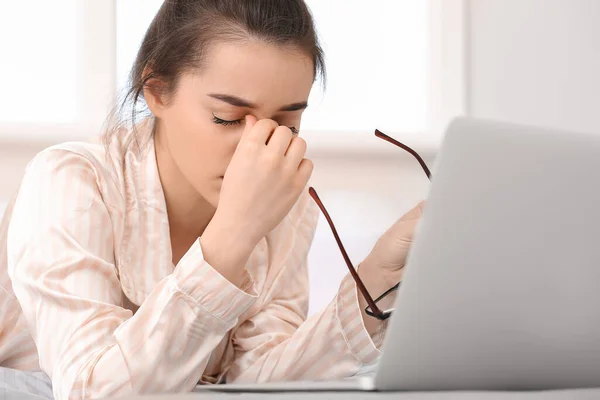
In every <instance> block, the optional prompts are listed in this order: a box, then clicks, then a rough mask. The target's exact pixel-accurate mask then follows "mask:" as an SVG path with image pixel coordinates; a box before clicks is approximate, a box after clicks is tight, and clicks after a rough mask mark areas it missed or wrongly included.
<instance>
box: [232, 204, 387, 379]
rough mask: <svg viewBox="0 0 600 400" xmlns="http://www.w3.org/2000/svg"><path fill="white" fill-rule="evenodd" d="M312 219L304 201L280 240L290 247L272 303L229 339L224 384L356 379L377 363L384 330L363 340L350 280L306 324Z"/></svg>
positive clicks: (314, 219) (315, 210)
mask: <svg viewBox="0 0 600 400" xmlns="http://www.w3.org/2000/svg"><path fill="white" fill-rule="evenodd" d="M318 215H319V210H318V208H317V206H316V205H315V204H314V203H313V201H312V199H311V198H310V197H309V196H308V195H307V196H306V199H305V205H304V209H303V211H302V212H301V213H300V216H299V217H297V220H296V221H295V223H294V224H292V225H291V226H293V228H290V229H289V231H288V232H283V233H282V234H281V235H282V236H285V237H286V241H288V242H291V243H293V246H291V248H290V249H289V250H288V254H287V256H286V257H283V261H282V262H283V263H284V264H285V265H283V266H282V272H281V273H280V274H279V275H278V277H277V279H276V281H275V282H274V283H273V285H272V286H271V287H273V295H272V298H271V299H268V300H266V302H265V305H264V307H263V308H262V309H261V311H260V312H258V313H257V314H256V315H255V316H253V317H251V318H250V319H248V320H247V321H245V322H243V323H242V324H241V325H240V327H239V328H238V329H237V330H236V332H235V334H234V336H233V345H234V350H235V358H234V361H233V363H232V365H231V366H230V368H229V371H228V373H227V376H226V380H227V382H245V383H248V382H266V381H284V380H287V381H290V380H331V379H341V378H344V377H349V376H353V375H355V374H359V373H361V371H363V370H364V369H365V368H369V367H371V366H372V365H374V364H375V363H376V362H377V361H378V359H379V357H380V350H379V349H378V347H377V345H379V344H380V343H379V342H380V341H381V339H382V336H383V329H384V328H385V325H384V324H383V323H382V325H381V330H380V332H378V333H377V334H375V335H374V336H373V337H371V336H370V335H369V333H368V332H367V330H366V328H365V326H364V323H363V319H362V313H361V310H360V308H359V303H358V293H357V288H356V285H355V283H354V280H353V279H352V277H351V275H350V274H348V275H347V276H346V277H345V278H344V279H343V281H342V283H341V285H340V288H339V291H338V294H337V296H336V297H335V299H334V300H333V301H332V302H331V304H329V306H328V307H326V308H325V309H324V310H323V311H322V312H320V313H318V314H315V315H313V316H311V317H310V318H308V319H306V315H307V309H308V294H309V281H308V268H307V255H308V251H309V248H310V245H311V242H312V239H313V236H314V232H315V229H316V224H317V220H318ZM288 238H289V239H288ZM270 268H274V266H273V265H271V266H270ZM323 268H326V266H323ZM317 278H318V277H317Z"/></svg>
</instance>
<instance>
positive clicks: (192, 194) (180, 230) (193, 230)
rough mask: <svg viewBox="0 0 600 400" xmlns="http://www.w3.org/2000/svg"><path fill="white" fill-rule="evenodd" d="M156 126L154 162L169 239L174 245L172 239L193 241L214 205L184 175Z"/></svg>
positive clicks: (208, 220)
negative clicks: (161, 192) (165, 210)
mask: <svg viewBox="0 0 600 400" xmlns="http://www.w3.org/2000/svg"><path fill="white" fill-rule="evenodd" d="M158 128H159V127H158V126H157V129H156V131H155V135H154V148H155V151H156V163H157V166H158V174H159V177H160V182H161V184H162V188H163V192H164V195H165V202H166V205H167V215H168V218H169V229H170V232H171V242H172V246H173V247H175V245H176V243H174V242H178V243H180V242H182V241H183V242H190V241H191V242H193V241H195V240H196V239H197V238H199V237H200V236H201V235H202V233H203V232H204V230H205V229H206V226H207V225H208V223H209V222H210V220H211V219H212V217H213V215H214V213H215V208H214V207H213V206H212V205H211V204H209V203H208V202H207V201H206V199H204V198H203V197H202V196H201V195H200V194H198V192H197V191H196V190H195V189H194V188H193V187H192V185H191V184H190V183H189V182H188V181H187V179H186V178H185V177H184V176H183V174H182V173H181V171H180V170H179V168H178V167H177V165H176V164H175V162H174V160H173V158H172V157H171V153H170V151H169V148H168V142H167V141H166V140H164V135H163V134H162V133H161V132H160V131H159V129H158ZM184 244H185V245H186V246H188V244H187V243H184ZM189 245H191V243H190V244H189Z"/></svg>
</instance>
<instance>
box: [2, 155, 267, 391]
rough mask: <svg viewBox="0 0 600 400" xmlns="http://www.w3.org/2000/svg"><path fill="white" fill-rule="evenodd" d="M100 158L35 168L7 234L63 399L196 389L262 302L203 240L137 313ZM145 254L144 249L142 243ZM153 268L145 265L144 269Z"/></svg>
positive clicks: (18, 289) (23, 300)
mask: <svg viewBox="0 0 600 400" xmlns="http://www.w3.org/2000/svg"><path fill="white" fill-rule="evenodd" d="M98 179H99V177H98V174H97V173H96V171H95V169H94V167H93V165H92V164H91V162H90V161H89V160H88V159H87V158H85V157H83V156H81V155H78V154H75V153H72V152H68V151H65V150H56V149H54V150H47V151H45V152H42V153H41V154H40V155H38V156H37V157H36V159H34V160H33V161H32V163H30V165H29V167H28V169H27V171H26V174H25V178H24V180H23V182H22V186H21V188H20V191H19V194H18V198H17V201H16V204H15V208H14V211H13V216H12V220H11V223H10V226H9V233H8V245H7V246H8V265H9V274H10V277H11V280H12V283H13V288H14V292H15V295H16V297H17V299H18V301H19V303H20V305H21V307H22V309H23V313H24V316H25V318H26V320H27V324H28V327H29V330H30V332H31V334H32V336H33V338H34V340H35V343H36V345H37V349H38V352H39V359H40V366H41V368H42V369H43V370H44V371H45V372H46V373H47V374H48V375H49V376H50V377H51V378H52V385H53V391H54V396H55V398H56V399H57V400H66V399H83V398H98V397H107V396H120V395H125V394H129V393H161V392H185V391H191V390H192V389H193V387H194V386H195V384H196V382H198V380H199V379H200V377H201V375H202V372H203V371H204V369H205V366H206V364H207V362H208V358H209V355H210V354H211V352H212V351H213V349H214V348H215V347H216V346H217V345H218V343H219V342H220V341H221V340H222V339H223V337H224V336H225V335H226V334H227V332H228V331H230V330H231V329H232V328H233V327H234V326H235V325H236V324H237V322H238V318H239V316H240V315H241V314H242V313H243V312H245V311H246V310H247V309H248V308H249V307H250V305H251V304H253V302H254V301H255V299H256V292H255V291H254V285H253V282H252V280H251V278H250V277H249V276H248V277H247V282H248V283H249V284H248V286H247V288H245V289H246V291H244V290H241V289H239V288H238V287H236V286H234V285H233V284H231V283H230V282H229V281H227V280H226V279H225V278H224V277H222V276H221V275H220V274H219V273H218V272H217V271H216V270H214V269H213V268H212V267H211V266H210V265H209V264H208V263H206V262H205V261H204V260H203V256H202V251H201V248H200V245H199V242H198V241H196V243H195V244H194V245H193V246H192V247H191V248H190V249H189V251H188V252H187V254H186V255H185V256H184V257H183V258H182V260H181V261H180V262H179V264H178V265H177V266H176V268H175V270H174V272H173V273H172V274H170V275H168V276H167V277H166V278H164V279H163V280H162V281H161V282H160V283H159V284H158V285H157V286H156V287H155V289H154V291H153V292H152V293H151V294H150V295H149V296H148V297H147V298H146V300H145V302H144V303H143V304H142V305H141V307H140V308H139V310H138V311H137V312H136V313H135V315H133V314H132V312H131V311H130V310H128V309H125V308H123V307H122V305H123V296H124V295H123V292H122V290H121V286H120V282H119V276H118V270H117V268H116V267H115V261H114V248H113V247H114V246H113V242H114V240H115V238H114V237H113V235H112V228H111V226H112V224H113V223H119V221H113V220H111V214H109V212H108V209H107V204H106V203H105V199H103V196H102V194H101V193H100V191H99V186H98ZM140 251H143V249H140ZM150 268H153V266H152V265H139V270H140V271H141V273H143V271H145V270H147V269H150Z"/></svg>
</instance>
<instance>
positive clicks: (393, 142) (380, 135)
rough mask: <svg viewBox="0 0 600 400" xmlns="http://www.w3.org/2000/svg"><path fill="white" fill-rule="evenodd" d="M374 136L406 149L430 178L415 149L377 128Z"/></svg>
mask: <svg viewBox="0 0 600 400" xmlns="http://www.w3.org/2000/svg"><path fill="white" fill-rule="evenodd" d="M375 136H377V137H378V138H380V139H383V140H385V141H386V142H390V143H391V144H394V145H396V146H398V147H400V148H401V149H404V150H406V151H408V152H409V153H410V154H412V155H413V157H415V158H416V159H417V161H418V162H419V164H421V168H423V171H425V175H427V178H429V179H431V172H429V168H428V167H427V164H425V161H423V159H422V158H421V156H420V155H419V153H417V152H416V151H414V150H413V149H411V148H410V147H408V146H407V145H405V144H403V143H400V142H399V141H397V140H396V139H394V138H391V137H389V136H388V135H386V134H385V133H383V132H381V131H380V130H379V129H375Z"/></svg>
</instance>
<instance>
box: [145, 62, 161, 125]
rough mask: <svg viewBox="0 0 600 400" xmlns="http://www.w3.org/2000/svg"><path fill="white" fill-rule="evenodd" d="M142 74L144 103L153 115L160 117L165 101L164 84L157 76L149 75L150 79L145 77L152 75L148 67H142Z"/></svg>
mask: <svg viewBox="0 0 600 400" xmlns="http://www.w3.org/2000/svg"><path fill="white" fill-rule="evenodd" d="M142 76H143V77H144V80H145V83H144V89H143V91H144V99H146V104H147V105H148V108H149V109H150V111H151V112H152V114H154V116H155V117H157V118H160V117H161V116H162V114H163V112H164V109H165V107H166V101H165V98H164V95H163V92H164V91H163V88H164V84H163V82H162V81H161V80H160V79H159V78H152V77H151V78H150V79H147V77H149V76H152V70H151V69H150V68H148V67H146V69H144V73H143V75H142Z"/></svg>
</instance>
